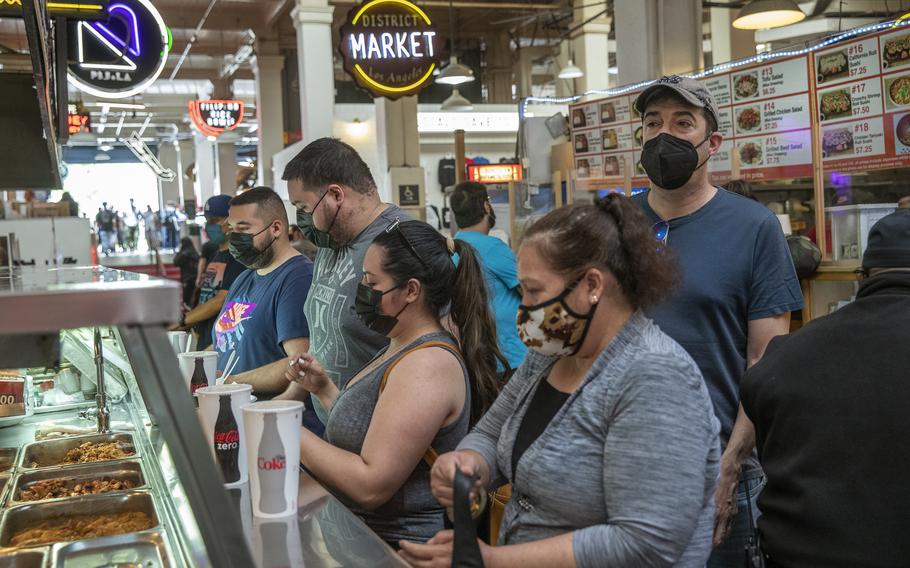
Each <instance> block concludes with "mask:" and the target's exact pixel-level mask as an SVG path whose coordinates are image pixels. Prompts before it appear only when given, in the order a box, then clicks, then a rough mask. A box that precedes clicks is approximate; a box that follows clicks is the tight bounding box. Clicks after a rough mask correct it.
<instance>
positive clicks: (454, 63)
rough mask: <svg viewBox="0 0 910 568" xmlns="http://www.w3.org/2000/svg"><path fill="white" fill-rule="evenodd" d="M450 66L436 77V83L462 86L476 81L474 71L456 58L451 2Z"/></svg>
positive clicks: (451, 5)
mask: <svg viewBox="0 0 910 568" xmlns="http://www.w3.org/2000/svg"><path fill="white" fill-rule="evenodd" d="M449 53H450V56H449V64H448V65H446V67H445V69H443V70H442V71H440V72H439V75H437V76H436V82H437V83H442V84H443V85H461V84H463V83H470V82H471V81H473V80H474V70H473V69H471V68H470V67H468V66H467V65H464V64H462V63H459V62H458V58H457V57H456V56H455V7H454V5H453V2H452V0H449Z"/></svg>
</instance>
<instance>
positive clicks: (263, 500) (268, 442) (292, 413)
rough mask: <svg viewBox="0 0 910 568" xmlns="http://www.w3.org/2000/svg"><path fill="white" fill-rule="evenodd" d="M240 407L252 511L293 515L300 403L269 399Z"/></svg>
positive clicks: (260, 514)
mask: <svg viewBox="0 0 910 568" xmlns="http://www.w3.org/2000/svg"><path fill="white" fill-rule="evenodd" d="M242 410H243V426H244V430H245V435H246V442H247V443H246V447H247V463H248V464H249V474H250V497H251V498H252V500H253V515H254V516H256V517H262V518H280V517H284V516H287V515H296V514H297V490H298V484H299V481H300V428H301V426H300V424H301V417H302V415H303V403H302V402H299V401H296V400H269V401H266V402H254V403H252V404H249V405H247V406H244V407H243V409H242Z"/></svg>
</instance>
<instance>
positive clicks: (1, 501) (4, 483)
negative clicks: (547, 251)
mask: <svg viewBox="0 0 910 568" xmlns="http://www.w3.org/2000/svg"><path fill="white" fill-rule="evenodd" d="M9 486H10V477H9V476H8V475H0V507H5V506H6V492H7V490H9Z"/></svg>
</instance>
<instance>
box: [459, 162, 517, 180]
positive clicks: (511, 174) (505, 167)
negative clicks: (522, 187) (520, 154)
mask: <svg viewBox="0 0 910 568" xmlns="http://www.w3.org/2000/svg"><path fill="white" fill-rule="evenodd" d="M468 180H469V181H474V182H477V183H509V182H510V181H521V164H482V165H479V166H468Z"/></svg>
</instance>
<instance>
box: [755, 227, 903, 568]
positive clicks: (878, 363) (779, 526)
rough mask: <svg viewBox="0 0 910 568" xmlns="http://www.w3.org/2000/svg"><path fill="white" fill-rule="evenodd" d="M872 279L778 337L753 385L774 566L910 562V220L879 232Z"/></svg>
mask: <svg viewBox="0 0 910 568" xmlns="http://www.w3.org/2000/svg"><path fill="white" fill-rule="evenodd" d="M861 272H862V274H861V278H862V283H861V284H860V289H859V292H858V293H857V295H856V301H854V302H853V303H851V304H849V305H848V306H846V307H844V308H841V309H839V310H838V311H836V312H835V313H833V314H831V315H829V316H826V317H823V318H820V319H817V320H813V321H812V323H811V324H810V325H808V326H806V327H804V328H802V329H800V330H799V331H797V332H796V333H793V334H792V335H790V336H787V337H779V338H776V339H774V340H773V341H772V342H771V344H770V345H769V346H768V351H767V352H766V353H765V356H764V357H763V358H762V360H761V361H760V362H759V363H758V364H756V365H755V366H754V367H752V368H751V369H750V370H749V371H748V372H747V373H746V376H745V377H744V378H743V388H742V393H743V408H745V411H746V413H747V414H748V416H749V418H750V419H751V420H752V422H753V423H754V424H755V433H756V436H757V443H758V453H759V457H760V458H761V462H762V467H764V469H765V473H766V474H767V476H768V485H767V486H766V487H765V489H764V491H762V494H761V498H760V499H759V501H758V502H759V505H760V506H761V509H762V517H761V519H760V520H759V522H758V526H759V530H760V531H761V536H762V546H763V548H764V550H765V552H766V553H767V554H768V555H769V556H770V562H769V563H770V565H771V566H825V567H830V568H841V567H843V568H848V567H851V568H852V567H854V566H893V567H897V566H906V565H907V559H908V558H910V539H907V538H906V531H907V527H910V512H908V509H907V507H905V506H904V504H905V503H908V502H910V484H908V483H907V471H908V470H910V437H908V436H907V435H906V415H907V408H910V384H908V383H907V376H908V369H910V349H907V344H906V342H907V338H908V337H910V211H906V210H899V211H898V212H896V213H893V214H891V215H889V216H887V217H885V218H883V219H882V220H880V221H879V222H878V223H876V224H875V226H874V227H872V230H871V231H870V232H869V245H868V248H867V249H866V252H865V254H864V255H863V268H862V271H861Z"/></svg>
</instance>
